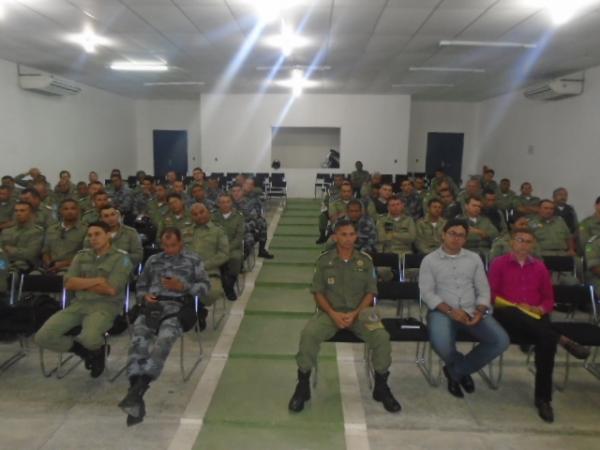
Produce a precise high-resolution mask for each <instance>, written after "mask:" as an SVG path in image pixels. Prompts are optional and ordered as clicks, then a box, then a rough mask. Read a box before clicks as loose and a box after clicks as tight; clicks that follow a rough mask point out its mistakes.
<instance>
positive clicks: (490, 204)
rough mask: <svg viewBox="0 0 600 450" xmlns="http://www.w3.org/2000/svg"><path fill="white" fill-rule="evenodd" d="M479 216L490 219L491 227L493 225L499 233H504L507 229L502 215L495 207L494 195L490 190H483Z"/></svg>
mask: <svg viewBox="0 0 600 450" xmlns="http://www.w3.org/2000/svg"><path fill="white" fill-rule="evenodd" d="M481 215H482V216H483V217H487V218H488V219H490V222H492V225H494V227H495V228H496V230H498V232H499V233H503V232H505V231H506V229H507V228H508V227H507V225H506V219H505V218H504V213H503V212H502V211H501V210H500V208H498V206H497V205H496V193H495V192H494V191H492V190H491V189H485V190H484V191H483V200H482V203H481Z"/></svg>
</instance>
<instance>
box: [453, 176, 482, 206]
mask: <svg viewBox="0 0 600 450" xmlns="http://www.w3.org/2000/svg"><path fill="white" fill-rule="evenodd" d="M469 197H477V198H481V182H480V181H479V179H477V178H471V179H470V180H469V181H467V183H466V184H465V188H464V189H463V190H462V191H461V192H460V193H459V194H458V197H457V199H456V201H458V202H459V203H460V204H461V205H462V207H463V209H464V208H465V206H466V204H467V200H468V199H469Z"/></svg>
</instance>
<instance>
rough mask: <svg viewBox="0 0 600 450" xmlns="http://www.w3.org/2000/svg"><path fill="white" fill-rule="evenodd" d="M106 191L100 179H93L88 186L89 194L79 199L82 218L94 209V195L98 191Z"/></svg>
mask: <svg viewBox="0 0 600 450" xmlns="http://www.w3.org/2000/svg"><path fill="white" fill-rule="evenodd" d="M101 191H104V186H103V185H102V183H100V182H99V181H92V182H90V184H89V185H88V187H87V195H86V196H85V197H82V198H80V199H79V209H80V210H81V214H82V220H83V215H84V214H85V213H86V212H88V211H90V210H92V209H94V200H93V198H94V195H95V194H96V192H101Z"/></svg>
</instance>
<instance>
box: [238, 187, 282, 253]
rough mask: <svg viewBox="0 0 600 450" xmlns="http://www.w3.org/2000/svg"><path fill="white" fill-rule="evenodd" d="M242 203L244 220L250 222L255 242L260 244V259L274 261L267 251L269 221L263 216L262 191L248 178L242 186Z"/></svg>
mask: <svg viewBox="0 0 600 450" xmlns="http://www.w3.org/2000/svg"><path fill="white" fill-rule="evenodd" d="M242 194H243V195H242V202H241V205H240V207H241V208H242V210H243V211H241V212H242V213H243V214H244V218H245V219H246V221H248V222H249V228H250V229H251V230H252V234H253V236H252V237H253V240H254V242H258V257H259V258H265V259H273V258H274V256H273V255H272V254H271V253H269V251H268V250H267V249H266V245H267V228H268V227H267V220H266V219H265V217H264V216H263V208H262V203H261V199H260V196H261V195H262V189H260V188H257V187H256V185H255V184H254V180H253V179H252V178H246V180H245V181H244V183H243V184H242ZM236 207H237V206H236Z"/></svg>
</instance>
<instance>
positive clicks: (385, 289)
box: [377, 281, 421, 301]
mask: <svg viewBox="0 0 600 450" xmlns="http://www.w3.org/2000/svg"><path fill="white" fill-rule="evenodd" d="M377 292H378V293H377V297H378V298H379V299H387V300H415V301H420V300H421V290H420V289H419V283H416V282H406V281H405V282H398V281H380V282H379V283H377Z"/></svg>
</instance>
